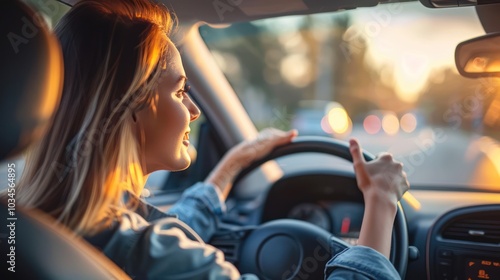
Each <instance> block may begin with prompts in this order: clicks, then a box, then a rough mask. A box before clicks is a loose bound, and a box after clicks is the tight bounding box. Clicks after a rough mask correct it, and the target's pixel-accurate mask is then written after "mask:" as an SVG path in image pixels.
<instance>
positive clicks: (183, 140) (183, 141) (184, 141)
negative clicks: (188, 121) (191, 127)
mask: <svg viewBox="0 0 500 280" xmlns="http://www.w3.org/2000/svg"><path fill="white" fill-rule="evenodd" d="M182 144H184V145H185V146H189V131H188V132H186V133H184V138H182Z"/></svg>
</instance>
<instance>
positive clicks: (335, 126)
mask: <svg viewBox="0 0 500 280" xmlns="http://www.w3.org/2000/svg"><path fill="white" fill-rule="evenodd" d="M328 123H329V124H330V127H331V128H332V131H333V132H334V133H337V134H343V133H345V132H346V131H347V130H348V129H349V116H347V112H346V111H345V109H344V108H340V107H336V108H332V109H331V110H330V111H328Z"/></svg>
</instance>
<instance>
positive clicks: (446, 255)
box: [439, 250, 453, 258]
mask: <svg viewBox="0 0 500 280" xmlns="http://www.w3.org/2000/svg"><path fill="white" fill-rule="evenodd" d="M439 257H441V258H451V257H453V252H452V251H451V250H439Z"/></svg>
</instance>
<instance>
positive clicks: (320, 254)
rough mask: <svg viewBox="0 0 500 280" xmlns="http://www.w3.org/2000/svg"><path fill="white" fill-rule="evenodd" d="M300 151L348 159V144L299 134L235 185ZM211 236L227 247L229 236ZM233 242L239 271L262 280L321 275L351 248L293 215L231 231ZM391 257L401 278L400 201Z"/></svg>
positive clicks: (404, 237)
mask: <svg viewBox="0 0 500 280" xmlns="http://www.w3.org/2000/svg"><path fill="white" fill-rule="evenodd" d="M303 152H317V153H324V154H329V155H333V156H337V157H340V158H343V159H346V160H349V161H351V162H352V156H351V153H350V152H349V145H348V143H346V142H343V141H339V140H335V139H331V138H326V137H297V138H296V139H294V140H293V141H292V142H291V143H289V144H286V145H283V146H281V147H278V148H276V149H275V150H273V151H272V152H271V153H270V154H269V155H267V156H266V157H264V158H262V159H260V160H257V161H255V162H254V163H252V164H251V165H250V166H248V167H247V168H245V169H244V170H243V171H242V172H241V173H240V174H239V175H238V176H237V177H236V180H235V182H234V184H237V183H238V181H240V180H241V179H243V178H244V177H245V176H246V175H248V174H249V173H250V172H251V171H253V170H255V169H256V168H257V167H259V166H260V165H262V164H263V163H265V162H267V161H269V160H273V159H276V158H278V157H282V156H285V155H290V154H296V153H303ZM363 156H364V158H365V160H366V161H370V160H373V159H374V158H375V157H374V156H373V155H371V154H369V153H367V152H363ZM233 233H234V232H233ZM215 239H216V240H215V242H211V243H212V244H213V245H214V246H216V247H219V248H220V247H221V246H220V245H221V243H222V244H225V246H222V247H226V249H227V241H228V240H229V239H231V238H228V237H227V235H226V236H225V237H222V238H221V237H219V238H215ZM221 240H222V241H223V242H221ZM213 241H214V240H213ZM224 241H225V242H224ZM234 241H235V242H234ZM232 243H233V244H237V246H236V247H235V248H238V250H237V251H239V252H237V255H236V256H234V258H235V259H234V260H235V261H237V266H238V269H239V270H240V272H241V273H252V274H255V275H257V276H259V278H260V279H295V278H299V279H323V278H324V268H325V265H326V263H327V262H328V260H330V258H331V257H332V256H334V255H335V254H337V253H339V252H341V251H342V250H344V249H346V248H348V247H350V245H349V244H347V243H346V242H344V241H342V240H341V239H339V238H337V237H335V236H333V235H332V234H331V233H330V232H328V231H326V230H324V229H322V228H320V227H317V226H315V225H312V224H310V223H307V222H304V221H298V220H291V219H280V220H274V221H270V222H267V223H264V224H262V225H260V226H258V227H256V228H255V229H252V230H251V231H250V230H249V231H248V232H246V233H245V234H241V233H240V234H233V242H232ZM218 244H219V246H217V245H218ZM223 250H224V249H223ZM226 258H227V254H226ZM390 261H391V262H392V264H393V265H394V267H395V268H396V270H397V271H398V273H399V275H400V276H401V278H402V279H404V276H405V274H406V267H407V263H408V232H407V229H406V220H405V217H404V214H403V210H402V208H401V205H400V204H398V211H397V213H396V218H395V221H394V229H393V236H392V248H391V257H390Z"/></svg>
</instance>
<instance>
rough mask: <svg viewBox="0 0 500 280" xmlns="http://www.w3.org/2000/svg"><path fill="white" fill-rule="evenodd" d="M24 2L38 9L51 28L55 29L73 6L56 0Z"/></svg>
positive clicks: (24, 0) (25, 0)
mask: <svg viewBox="0 0 500 280" xmlns="http://www.w3.org/2000/svg"><path fill="white" fill-rule="evenodd" d="M23 2H25V3H26V4H28V5H29V6H31V7H32V8H33V9H34V10H36V11H38V14H39V15H40V16H41V17H42V18H43V19H44V20H45V21H46V22H47V24H48V26H49V27H50V29H53V28H54V26H56V24H57V23H58V22H59V20H60V19H61V18H62V17H63V16H64V14H65V13H66V12H68V11H69V9H70V8H71V7H70V6H68V5H66V4H64V3H61V2H58V1H56V0H23Z"/></svg>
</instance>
